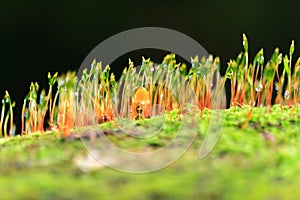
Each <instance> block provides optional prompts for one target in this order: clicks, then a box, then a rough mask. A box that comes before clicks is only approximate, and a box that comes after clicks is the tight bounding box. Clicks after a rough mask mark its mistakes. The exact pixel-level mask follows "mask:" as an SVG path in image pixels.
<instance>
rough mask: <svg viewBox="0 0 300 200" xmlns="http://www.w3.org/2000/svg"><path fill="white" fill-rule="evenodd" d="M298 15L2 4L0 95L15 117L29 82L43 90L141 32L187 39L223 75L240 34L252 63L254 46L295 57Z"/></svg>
mask: <svg viewBox="0 0 300 200" xmlns="http://www.w3.org/2000/svg"><path fill="white" fill-rule="evenodd" d="M299 10H300V3H299V1H296V0H295V1H291V0H286V1H274V0H265V1H259V0H255V1H242V0H232V1H225V0H223V1H209V0H207V1H144V2H142V1H129V2H127V1H112V0H109V1H89V0H85V1H60V0H52V1H36V0H27V1H17V0H13V1H11V0H7V1H1V3H0V27H1V28H0V59H1V63H0V66H1V76H0V96H1V97H2V96H3V95H4V90H6V89H7V90H9V92H10V94H11V96H12V98H13V99H14V100H15V101H16V102H17V109H16V111H15V112H16V116H20V108H21V104H22V99H23V97H24V96H25V94H26V93H27V92H28V87H29V84H30V82H31V81H36V80H37V81H39V83H40V85H41V87H44V88H46V87H47V79H46V75H47V72H48V71H50V72H56V71H59V72H63V71H67V70H77V69H78V68H79V66H80V64H81V62H82V61H83V59H84V58H85V56H86V55H87V54H88V53H89V51H90V50H92V49H93V48H94V47H95V46H96V45H97V44H99V43H100V42H102V41H103V40H105V39H106V38H108V37H110V36H112V35H114V34H117V33H119V32H121V31H125V30H127V29H131V28H136V27H143V26H158V27H166V28H171V29H174V30H177V31H180V32H182V33H184V34H187V35H188V36H190V37H192V38H194V39H195V40H197V41H198V42H199V43H200V44H201V45H202V46H203V47H204V48H205V49H206V50H207V51H208V52H209V53H211V54H214V55H218V56H220V57H221V61H222V65H223V68H225V67H226V63H227V61H228V60H229V59H230V58H235V57H236V55H237V54H238V53H239V52H240V51H241V50H242V46H241V35H242V33H246V34H247V36H248V39H249V43H250V44H249V45H250V57H251V58H253V57H254V55H255V53H256V52H257V51H258V50H259V49H260V48H261V47H263V48H264V49H265V55H266V57H267V58H269V57H270V55H271V53H272V52H273V50H274V48H275V47H277V46H279V47H280V48H281V50H282V52H284V53H288V48H289V45H290V42H291V40H292V39H294V40H295V41H296V55H297V56H299V52H300V51H299V49H300V48H299V45H298V42H299V43H300V26H299V25H300V23H299V22H300V14H299V13H300V12H299ZM125 64H126V63H125ZM120 67H123V66H120ZM19 118H20V117H19ZM17 119H18V118H17Z"/></svg>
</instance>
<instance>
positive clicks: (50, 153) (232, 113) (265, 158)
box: [0, 107, 300, 199]
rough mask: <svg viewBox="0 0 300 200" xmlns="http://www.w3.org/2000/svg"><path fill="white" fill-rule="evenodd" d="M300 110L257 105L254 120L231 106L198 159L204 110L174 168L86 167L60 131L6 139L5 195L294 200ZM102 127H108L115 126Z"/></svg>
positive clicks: (131, 141) (79, 148) (159, 141)
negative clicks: (134, 171) (135, 171)
mask: <svg viewBox="0 0 300 200" xmlns="http://www.w3.org/2000/svg"><path fill="white" fill-rule="evenodd" d="M298 109H299V108H296V107H294V108H283V110H282V111H281V109H280V108H279V107H278V108H277V107H273V108H272V112H271V113H269V114H268V115H266V114H265V110H264V108H252V118H251V119H250V120H249V121H248V122H247V120H248V119H247V114H248V112H249V111H250V108H249V109H248V108H243V109H241V108H231V109H230V110H227V111H226V121H225V125H224V127H223V132H222V135H221V137H220V140H219V142H218V143H217V145H216V146H215V147H214V149H213V151H212V152H211V153H210V154H209V156H207V157H206V158H205V159H199V158H198V153H199V148H200V145H201V144H202V141H203V138H204V136H205V130H206V128H207V127H208V125H209V124H208V123H209V118H210V114H209V113H210V112H206V114H204V116H203V118H202V120H201V121H200V124H199V132H198V135H197V137H196V138H195V141H194V143H193V144H192V146H191V147H190V148H189V150H188V151H187V152H186V153H185V154H184V155H183V156H182V157H181V158H180V159H179V160H177V161H176V162H174V163H173V164H172V165H171V166H168V167H166V168H164V169H162V170H159V171H156V172H151V173H145V174H128V173H123V172H119V171H116V170H113V169H111V168H108V167H103V168H100V169H98V170H95V171H91V172H88V173H85V172H83V171H81V170H80V168H79V167H78V166H77V165H76V162H75V160H76V158H77V157H78V156H83V155H85V154H86V149H85V148H84V146H83V144H82V142H81V141H80V140H63V141H62V140H60V139H58V138H57V134H56V133H51V132H47V133H43V134H33V135H28V136H23V137H14V138H9V139H6V140H5V141H3V140H2V141H1V142H0V160H1V164H0V185H1V187H0V193H1V198H2V199H11V198H14V199H24V198H26V199H83V198H88V199H95V198H97V199H295V198H296V197H298V196H299V195H300V193H299V190H298V183H299V181H300V175H299V174H300V146H299V143H300V137H299V133H300V126H299V122H300V112H299V110H298ZM140 123H141V124H143V123H145V122H140ZM245 123H247V125H244V124H245ZM102 126H103V127H106V128H104V129H105V130H109V129H110V128H111V127H112V126H111V125H110V124H103V125H102ZM166 128H167V129H166V130H168V131H170V130H172V128H173V127H172V126H171V125H168V127H166ZM109 137H110V138H111V139H113V140H114V142H116V143H117V144H119V145H120V146H122V147H124V148H129V149H135V148H137V147H136V145H138V147H139V148H141V149H143V148H145V149H146V148H153V149H155V148H160V147H161V146H162V145H163V144H164V142H167V141H168V139H166V138H163V137H162V138H161V137H154V138H152V139H151V140H149V141H145V142H142V141H141V140H140V139H137V138H134V137H131V138H129V136H126V135H122V134H120V133H119V134H110V135H109ZM124 141H126V142H124ZM137 141H139V142H137ZM294 197H295V198H294ZM296 199H297V198H296Z"/></svg>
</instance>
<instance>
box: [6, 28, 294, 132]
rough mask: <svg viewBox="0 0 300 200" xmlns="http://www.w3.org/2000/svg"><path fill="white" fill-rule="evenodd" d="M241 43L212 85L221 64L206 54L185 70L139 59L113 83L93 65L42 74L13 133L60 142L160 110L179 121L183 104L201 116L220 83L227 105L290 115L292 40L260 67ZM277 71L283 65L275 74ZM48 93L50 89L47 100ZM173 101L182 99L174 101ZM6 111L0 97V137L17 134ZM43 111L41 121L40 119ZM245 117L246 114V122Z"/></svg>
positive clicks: (9, 104) (170, 59)
mask: <svg viewBox="0 0 300 200" xmlns="http://www.w3.org/2000/svg"><path fill="white" fill-rule="evenodd" d="M242 41H243V42H242V44H243V52H241V53H240V54H238V56H237V58H236V59H231V60H230V61H229V62H228V66H227V70H226V72H225V75H224V76H223V77H220V79H219V80H221V81H218V82H216V81H215V80H216V76H220V66H221V64H220V59H219V58H218V57H216V58H213V56H208V57H207V58H205V57H203V58H198V57H197V56H196V57H194V58H191V67H190V69H188V68H187V66H186V64H184V63H177V62H176V59H175V54H169V55H167V56H165V58H164V59H163V61H162V63H161V64H160V65H156V64H154V63H153V62H152V61H151V60H150V58H149V59H145V58H143V62H142V66H141V67H140V68H139V70H138V69H137V68H136V67H135V66H134V63H133V62H132V61H131V60H129V66H128V67H126V68H125V69H124V70H123V73H122V75H121V78H120V79H119V80H118V81H116V80H115V76H114V74H113V73H111V71H110V70H111V69H110V67H109V66H106V67H103V66H102V64H101V62H97V61H96V60H94V61H93V63H92V65H91V66H92V67H91V68H90V70H89V71H88V70H87V69H86V70H84V71H83V74H82V76H81V77H80V78H77V77H76V73H75V72H68V73H66V74H63V75H58V73H55V74H54V75H51V74H50V73H49V74H48V83H49V88H48V91H47V92H46V90H40V88H39V85H38V83H31V85H30V88H29V92H28V94H27V95H26V97H25V99H24V102H23V106H22V115H21V116H19V117H17V118H21V122H22V124H21V126H22V127H21V133H20V134H22V135H27V134H30V133H34V132H44V131H45V130H44V127H45V125H47V127H48V129H52V130H53V129H58V130H59V131H60V132H61V133H62V134H61V136H62V137H66V136H68V135H70V134H72V130H73V129H74V128H75V125H76V128H77V127H85V126H88V125H90V124H96V123H102V122H105V121H113V120H114V117H115V116H116V115H117V116H118V117H120V118H128V119H130V120H135V119H145V118H148V117H153V116H155V115H156V114H157V113H161V112H167V113H171V112H172V111H176V112H172V113H177V115H180V114H181V113H182V112H183V104H185V103H187V102H191V101H192V102H193V103H194V104H195V105H197V107H198V108H199V110H200V112H201V113H202V112H203V111H204V110H206V109H211V108H212V107H213V106H216V105H213V102H214V100H213V98H215V97H217V96H218V92H219V91H222V90H223V89H224V86H225V81H228V80H229V81H230V89H231V90H230V92H231V94H230V97H229V98H230V105H229V106H230V107H241V108H244V107H247V106H249V107H250V108H253V107H266V109H267V112H271V111H272V107H273V106H279V108H280V109H282V110H283V109H284V108H285V107H288V108H290V109H297V108H298V106H299V92H300V91H299V88H300V58H298V60H297V61H296V63H295V64H294V65H293V64H292V60H293V55H294V51H295V43H294V41H292V43H291V45H290V49H289V53H288V54H287V55H283V54H282V53H281V52H280V51H279V49H278V48H276V49H275V50H274V53H273V55H272V56H271V59H270V60H269V61H268V62H266V61H265V57H264V51H263V49H261V50H260V51H259V52H258V53H257V54H256V56H255V57H254V59H253V62H252V63H251V62H250V61H249V53H248V49H249V45H248V40H247V37H246V35H245V34H243V37H242ZM280 66H283V71H282V73H281V72H280V71H279V67H280ZM182 83H185V84H182ZM54 87H57V90H56V93H55V94H53V88H54ZM186 87H190V88H192V89H193V92H194V95H190V94H189V93H188V92H187V90H186ZM169 88H172V90H170V89H169ZM178 95H181V96H183V97H186V98H185V99H184V100H183V101H182V100H179V99H178ZM191 97H192V98H193V99H192V100H191V99H190V98H191ZM14 106H15V102H13V101H12V100H11V98H10V96H9V93H8V92H7V91H6V92H5V95H4V98H3V99H2V109H1V115H0V137H9V136H10V137H12V136H14V135H15V134H18V133H15V130H16V128H15V125H14V114H13V108H14ZM155 106H156V107H155ZM217 107H218V106H217ZM47 112H48V113H49V118H46V114H47ZM76 113H77V114H76ZM78 113H80V114H78ZM91 116H92V117H91ZM200 116H202V115H200ZM251 118H252V115H251V109H250V110H249V111H248V112H247V119H248V120H251ZM45 119H46V120H45ZM8 130H9V131H8Z"/></svg>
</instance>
